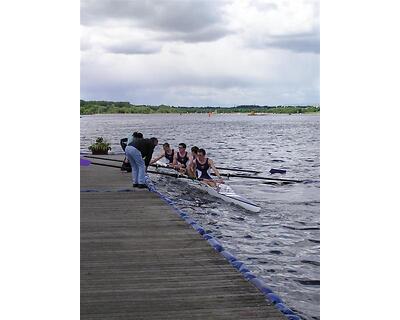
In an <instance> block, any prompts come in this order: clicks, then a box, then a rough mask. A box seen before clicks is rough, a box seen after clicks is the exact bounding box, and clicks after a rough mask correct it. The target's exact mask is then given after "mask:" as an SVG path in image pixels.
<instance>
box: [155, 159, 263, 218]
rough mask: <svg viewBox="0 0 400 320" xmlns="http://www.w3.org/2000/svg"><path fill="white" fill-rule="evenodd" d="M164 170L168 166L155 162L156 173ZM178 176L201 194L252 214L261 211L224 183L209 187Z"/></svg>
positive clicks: (198, 181)
mask: <svg viewBox="0 0 400 320" xmlns="http://www.w3.org/2000/svg"><path fill="white" fill-rule="evenodd" d="M166 168H168V166H167V165H166V164H165V163H163V162H161V161H157V162H156V170H157V171H164V170H166ZM164 172H165V171H164ZM179 176H181V177H183V178H186V179H184V181H186V182H187V183H188V184H189V185H190V186H191V187H194V188H196V189H198V190H201V191H203V192H207V193H208V194H209V195H212V196H214V197H216V198H219V199H222V200H224V201H226V202H230V203H233V204H235V205H238V206H240V207H242V208H244V209H246V210H249V211H252V212H260V210H261V207H260V206H259V205H258V204H256V203H254V202H253V201H251V200H249V199H246V198H245V197H243V196H241V195H238V194H237V193H236V192H235V191H234V190H233V189H232V187H231V186H229V185H228V184H227V183H226V182H225V183H220V184H217V186H216V187H211V186H209V185H208V184H206V183H204V182H201V181H200V180H195V179H191V178H190V177H188V176H186V175H182V174H179Z"/></svg>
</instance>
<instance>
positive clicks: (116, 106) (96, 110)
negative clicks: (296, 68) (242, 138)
mask: <svg viewBox="0 0 400 320" xmlns="http://www.w3.org/2000/svg"><path fill="white" fill-rule="evenodd" d="M319 111H320V108H319V107H316V106H258V105H239V106H235V107H231V108H221V107H210V106H207V107H175V106H167V105H159V106H149V105H132V104H130V103H129V102H112V101H85V100H80V114H81V115H89V114H101V113H142V114H143V113H145V114H149V113H208V112H216V113H253V114H255V113H288V114H292V113H312V112H319Z"/></svg>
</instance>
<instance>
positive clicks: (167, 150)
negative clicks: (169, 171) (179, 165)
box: [150, 142, 175, 166]
mask: <svg viewBox="0 0 400 320" xmlns="http://www.w3.org/2000/svg"><path fill="white" fill-rule="evenodd" d="M174 154H175V151H174V149H171V147H170V145H169V143H168V142H165V143H164V144H163V151H161V153H160V155H159V156H157V157H156V158H154V159H152V160H151V161H150V164H153V163H155V162H157V161H158V160H160V159H162V158H163V157H165V159H167V160H168V163H167V165H168V166H172V163H173V162H174Z"/></svg>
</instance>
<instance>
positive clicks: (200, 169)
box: [194, 149, 224, 187]
mask: <svg viewBox="0 0 400 320" xmlns="http://www.w3.org/2000/svg"><path fill="white" fill-rule="evenodd" d="M194 163H195V167H196V176H197V178H198V179H199V180H201V181H202V182H204V183H206V184H208V185H209V186H211V187H215V186H216V185H217V183H224V182H223V180H222V178H221V176H220V174H219V171H218V170H217V168H216V167H215V165H214V162H213V161H212V160H211V159H210V158H207V157H206V150H204V149H199V151H198V152H197V159H196V160H195V161H194ZM210 168H211V169H212V170H213V171H214V173H215V175H216V176H217V177H218V178H219V179H216V180H214V179H213V178H211V175H210Z"/></svg>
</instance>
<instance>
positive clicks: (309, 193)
mask: <svg viewBox="0 0 400 320" xmlns="http://www.w3.org/2000/svg"><path fill="white" fill-rule="evenodd" d="M319 125H320V121H319V116H318V115H290V116H289V115H265V116H247V115H243V114H223V115H222V114H221V115H219V114H217V115H213V116H211V117H209V116H208V115H207V114H183V115H179V114H155V115H135V114H133V115H92V116H82V118H81V152H82V153H88V152H89V151H88V149H87V147H88V146H89V145H90V144H91V143H93V142H94V140H95V138H96V137H98V136H102V137H104V138H105V139H106V140H108V141H109V142H111V147H112V150H111V152H112V153H122V149H121V147H120V146H119V140H120V139H121V138H123V137H125V136H127V135H128V134H131V133H132V132H133V131H141V132H142V133H143V134H144V136H145V137H151V136H155V137H158V138H159V142H160V144H162V143H163V142H169V143H170V144H171V146H172V147H173V148H175V149H177V145H178V144H179V143H180V142H184V143H186V144H187V145H188V150H190V147H192V146H193V145H197V146H198V147H200V148H204V149H206V151H207V153H208V155H209V157H210V158H212V159H213V160H214V162H215V163H216V165H217V166H223V167H232V166H234V167H241V168H252V169H255V170H259V171H263V172H265V173H264V174H263V175H265V176H269V173H268V171H269V170H270V169H271V168H276V169H285V170H287V173H286V174H285V175H283V176H282V175H278V176H277V175H274V177H275V176H276V177H281V178H287V179H290V178H293V179H299V180H305V183H302V184H291V185H270V184H265V183H263V181H261V180H250V179H239V178H232V179H230V180H229V184H230V185H231V186H232V187H233V188H234V189H235V190H236V191H237V192H238V193H239V194H241V195H243V196H245V197H247V198H248V199H250V200H253V201H254V202H256V203H258V204H259V205H260V206H261V207H262V209H261V211H260V212H259V213H256V214H255V213H250V212H247V211H245V210H244V209H242V208H240V207H236V206H235V205H232V204H227V203H225V202H223V201H221V200H218V199H215V198H213V197H211V196H209V195H206V194H203V193H200V192H199V191H197V190H192V189H188V188H187V185H186V184H185V182H184V181H178V180H174V179H171V178H169V177H163V176H158V175H157V176H152V180H153V181H154V183H155V186H156V188H157V189H158V190H159V191H160V192H162V193H164V194H165V195H167V196H169V197H171V198H173V199H174V200H175V201H176V202H177V204H178V206H179V207H180V208H181V209H182V210H183V211H186V212H187V213H189V214H191V216H192V217H193V218H195V219H196V220H197V221H198V222H199V223H200V224H201V225H202V226H203V227H204V228H205V229H206V230H207V231H208V232H210V233H211V234H213V235H214V236H216V237H217V238H219V240H220V242H221V243H222V244H223V246H224V247H225V248H226V249H227V250H229V251H231V252H232V253H234V254H235V256H236V257H237V258H238V259H240V260H242V261H244V262H245V263H246V265H247V266H248V267H249V269H250V270H251V271H252V272H253V273H254V274H256V275H257V276H258V277H260V278H262V279H263V280H264V281H265V282H266V283H267V284H268V285H269V286H270V287H271V289H272V290H274V292H276V293H277V294H278V295H279V296H280V297H281V298H282V299H283V300H284V301H285V303H286V304H287V305H288V306H289V307H290V308H291V309H293V310H295V311H296V312H297V313H298V314H299V315H300V316H302V317H303V318H304V319H319V290H320V286H319V270H320V263H319V261H320V240H319V239H320V220H319V206H320V203H319V199H320V197H319V187H320V184H319V169H320V161H319ZM160 151H161V146H158V147H157V148H156V150H155V154H158V153H159V152H160Z"/></svg>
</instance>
